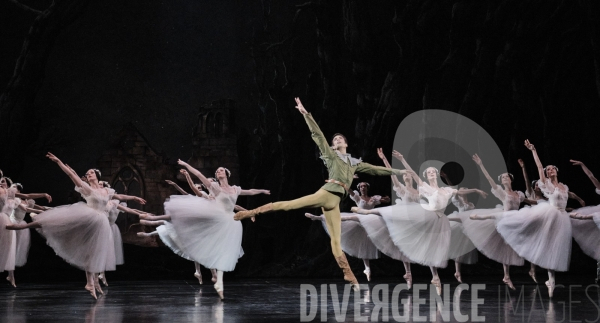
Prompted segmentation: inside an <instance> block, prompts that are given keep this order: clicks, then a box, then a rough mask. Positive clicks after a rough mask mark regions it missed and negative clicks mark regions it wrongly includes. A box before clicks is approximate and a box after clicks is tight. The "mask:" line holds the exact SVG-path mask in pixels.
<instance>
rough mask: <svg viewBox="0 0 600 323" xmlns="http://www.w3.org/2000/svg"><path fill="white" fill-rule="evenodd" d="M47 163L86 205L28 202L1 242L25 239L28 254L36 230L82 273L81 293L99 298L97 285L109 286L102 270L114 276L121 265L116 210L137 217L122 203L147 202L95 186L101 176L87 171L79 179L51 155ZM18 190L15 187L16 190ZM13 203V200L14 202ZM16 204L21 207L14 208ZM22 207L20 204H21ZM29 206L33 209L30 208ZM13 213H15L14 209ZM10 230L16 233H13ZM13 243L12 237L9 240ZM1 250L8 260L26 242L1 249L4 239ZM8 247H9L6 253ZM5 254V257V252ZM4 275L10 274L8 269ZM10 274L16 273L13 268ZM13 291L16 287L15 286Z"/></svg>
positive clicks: (1, 233) (1, 235)
mask: <svg viewBox="0 0 600 323" xmlns="http://www.w3.org/2000/svg"><path fill="white" fill-rule="evenodd" d="M46 157H48V158H49V159H50V160H52V161H53V162H55V163H57V164H58V166H59V167H60V168H61V169H62V170H63V171H64V172H65V173H66V174H67V175H68V176H69V178H70V179H71V180H72V181H73V183H74V184H75V190H76V191H77V192H79V193H80V194H81V196H82V197H83V199H84V200H85V202H86V203H82V202H80V203H75V204H70V205H63V206H58V207H54V208H47V207H36V205H32V203H31V202H28V207H22V208H19V209H20V210H21V211H19V212H18V213H17V214H18V215H17V217H15V220H16V221H12V222H11V223H6V224H5V225H4V226H2V228H0V239H7V240H8V239H9V238H7V237H11V236H12V237H14V236H15V235H17V236H23V237H26V238H25V239H27V249H28V247H29V230H28V229H29V228H35V229H37V231H38V232H39V233H40V234H41V235H42V236H43V237H44V238H45V239H46V242H47V244H48V245H49V246H50V247H52V249H54V251H55V252H56V254H57V255H59V256H60V257H61V258H63V259H64V260H65V261H67V262H68V263H70V264H71V265H73V266H75V267H77V268H80V269H82V270H84V271H85V273H86V278H87V280H86V285H85V289H86V290H87V291H89V292H90V294H91V295H92V296H93V297H94V298H97V295H96V292H99V293H100V294H103V293H104V292H103V291H102V288H101V287H100V283H99V280H102V281H103V283H104V284H105V285H108V284H107V281H106V276H105V274H104V273H105V271H114V270H115V269H116V265H119V264H123V262H124V261H123V246H122V242H121V234H120V232H119V229H118V227H117V226H116V225H115V220H116V218H117V215H118V213H119V212H120V211H123V212H129V213H133V214H141V213H142V212H141V211H138V210H133V209H130V208H127V207H126V206H124V205H121V204H120V203H119V202H120V201H131V200H133V201H136V202H138V203H140V204H145V203H146V201H145V200H143V199H142V198H139V197H136V196H129V195H123V194H116V192H115V191H114V190H113V189H111V188H110V187H109V185H108V183H106V182H102V181H99V178H100V171H99V170H97V169H90V170H88V171H87V173H86V174H85V176H83V177H79V176H78V175H77V173H76V172H75V171H74V170H73V169H72V168H70V167H69V166H68V165H66V164H64V163H63V162H62V161H60V159H58V158H57V157H56V156H54V155H53V154H51V153H48V154H47V155H46ZM5 186H6V184H4V185H2V190H0V194H2V197H3V198H2V199H0V203H3V204H4V207H3V213H4V216H2V217H1V218H2V219H3V221H5V219H4V218H5V216H6V214H7V213H6V210H10V209H11V208H13V207H12V206H9V207H8V208H7V206H6V205H9V204H10V203H8V202H7V198H8V200H10V198H11V196H12V194H13V193H11V192H10V190H6V189H5ZM17 189H18V188H17ZM14 196H16V197H18V198H24V199H31V198H37V197H46V198H47V199H48V201H51V198H50V196H49V195H48V194H19V193H15V194H14ZM14 200H15V201H16V199H14ZM16 205H19V204H16ZM21 205H23V203H21ZM29 206H33V208H32V207H29ZM15 211H16V209H15ZM26 212H31V215H32V219H33V222H30V223H26V222H25V221H23V217H24V215H25V213H26ZM13 230H18V231H17V232H15V231H13ZM12 239H14V238H12ZM2 242H3V243H2V250H1V253H0V255H1V256H0V258H1V259H4V258H5V257H6V258H7V259H11V257H14V256H11V255H12V254H13V251H12V250H13V249H15V248H14V247H13V245H14V246H18V247H20V248H21V249H22V245H25V243H24V242H16V243H15V242H13V243H8V244H4V240H2ZM5 246H8V248H5ZM7 250H8V252H7ZM19 257H22V259H23V262H22V263H23V264H24V260H26V257H27V251H23V253H22V254H21V255H19V256H18V257H15V259H19ZM4 268H6V270H9V268H7V267H4ZM13 270H14V269H13ZM8 280H9V281H11V283H12V285H13V286H15V282H14V275H12V274H11V272H10V271H9V277H8ZM15 287H16V286H15Z"/></svg>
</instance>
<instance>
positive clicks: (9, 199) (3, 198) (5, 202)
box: [0, 187, 20, 216]
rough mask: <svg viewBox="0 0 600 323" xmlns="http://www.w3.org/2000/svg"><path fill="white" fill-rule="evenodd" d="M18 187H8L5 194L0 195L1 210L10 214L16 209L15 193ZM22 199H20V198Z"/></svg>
mask: <svg viewBox="0 0 600 323" xmlns="http://www.w3.org/2000/svg"><path fill="white" fill-rule="evenodd" d="M16 192H17V189H16V188H14V187H9V188H7V189H6V193H5V194H1V195H0V212H2V213H4V214H6V215H8V216H10V215H11V214H12V212H13V211H14V209H15V208H16V205H15V203H16V202H15V193H16ZM19 201H20V200H19Z"/></svg>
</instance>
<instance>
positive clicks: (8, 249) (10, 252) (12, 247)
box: [0, 213, 17, 272]
mask: <svg viewBox="0 0 600 323" xmlns="http://www.w3.org/2000/svg"><path fill="white" fill-rule="evenodd" d="M11 223H12V222H11V221H10V218H9V217H8V215H6V213H0V225H1V226H2V227H0V246H2V248H1V249H0V272H1V271H4V270H15V257H16V246H17V235H16V232H15V231H13V230H6V225H8V224H11Z"/></svg>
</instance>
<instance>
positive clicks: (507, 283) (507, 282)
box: [502, 277, 516, 290]
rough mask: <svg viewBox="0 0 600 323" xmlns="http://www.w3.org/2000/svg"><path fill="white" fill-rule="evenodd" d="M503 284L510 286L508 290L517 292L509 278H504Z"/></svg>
mask: <svg viewBox="0 0 600 323" xmlns="http://www.w3.org/2000/svg"><path fill="white" fill-rule="evenodd" d="M502 282H503V283H505V284H506V285H508V288H510V289H512V290H516V288H515V286H514V285H513V283H512V281H511V280H510V278H509V277H504V278H503V279H502Z"/></svg>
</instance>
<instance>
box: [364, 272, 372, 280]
mask: <svg viewBox="0 0 600 323" xmlns="http://www.w3.org/2000/svg"><path fill="white" fill-rule="evenodd" d="M363 273H365V275H366V276H367V281H369V282H370V281H371V269H365V270H363Z"/></svg>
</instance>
